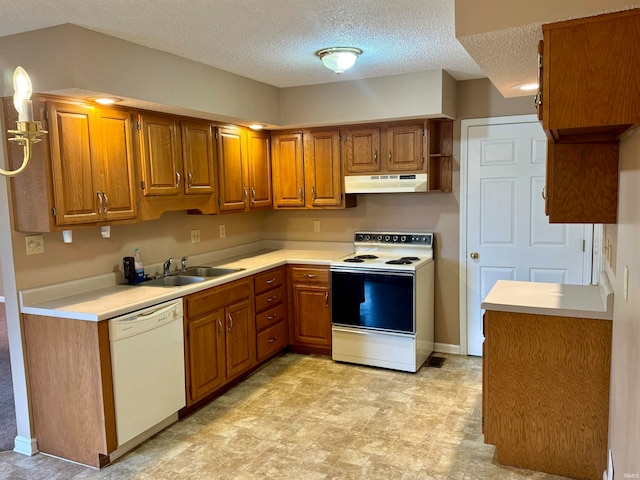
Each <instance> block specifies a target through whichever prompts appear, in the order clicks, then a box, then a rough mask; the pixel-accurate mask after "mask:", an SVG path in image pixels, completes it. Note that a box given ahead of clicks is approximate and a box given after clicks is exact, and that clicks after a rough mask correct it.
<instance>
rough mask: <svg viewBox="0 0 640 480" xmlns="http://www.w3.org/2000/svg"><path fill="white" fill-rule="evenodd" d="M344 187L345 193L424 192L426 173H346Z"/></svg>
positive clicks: (425, 188)
mask: <svg viewBox="0 0 640 480" xmlns="http://www.w3.org/2000/svg"><path fill="white" fill-rule="evenodd" d="M344 189H345V192H346V193H400V192H426V191H427V174H426V173H399V174H391V175H389V174H386V175H348V176H346V177H344Z"/></svg>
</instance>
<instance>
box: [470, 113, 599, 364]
mask: <svg viewBox="0 0 640 480" xmlns="http://www.w3.org/2000/svg"><path fill="white" fill-rule="evenodd" d="M545 161H546V137H545V135H544V132H543V131H542V127H541V126H540V123H539V122H538V121H537V120H533V121H528V122H523V123H503V124H487V125H472V126H469V127H468V129H467V168H468V176H467V178H468V181H467V205H466V208H467V229H466V231H467V233H466V235H467V238H466V245H467V252H466V260H465V261H466V272H467V283H466V285H467V294H466V298H467V339H468V344H467V348H468V353H469V355H482V342H483V335H482V313H483V312H482V311H481V309H480V303H481V302H482V300H483V299H484V297H485V296H486V295H487V293H489V290H491V288H492V287H493V285H494V283H495V282H496V281H497V280H500V279H504V280H522V281H531V282H551V283H573V284H582V283H589V280H590V272H591V265H590V260H591V238H592V236H591V233H590V229H591V226H590V225H589V226H585V225H560V224H549V221H548V219H547V217H546V216H545V214H544V200H543V198H542V189H543V187H544V185H545ZM587 240H588V241H587ZM586 252H588V254H586ZM461 261H463V260H462V259H461ZM585 280H586V282H585Z"/></svg>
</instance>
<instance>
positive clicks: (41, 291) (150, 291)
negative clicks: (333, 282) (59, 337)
mask: <svg viewBox="0 0 640 480" xmlns="http://www.w3.org/2000/svg"><path fill="white" fill-rule="evenodd" d="M351 251H353V250H352V249H351V250H345V249H339V248H338V249H335V250H334V249H332V250H298V249H288V248H285V249H279V250H275V251H269V252H265V251H264V250H261V251H258V252H253V253H244V254H240V255H234V256H233V257H229V258H227V259H220V260H218V261H213V262H211V261H210V262H206V263H191V262H189V266H193V265H201V266H216V267H225V268H242V269H244V270H241V271H239V272H236V273H232V274H229V275H224V276H222V277H216V278H212V279H209V280H205V281H204V282H199V283H193V284H190V285H184V286H179V287H155V286H144V284H142V285H118V284H117V282H118V281H122V276H121V275H117V274H113V273H112V274H105V275H99V276H96V277H90V278H82V279H78V280H73V281H70V282H65V283H60V284H56V285H49V286H44V287H38V288H33V289H28V290H22V291H20V311H21V312H22V313H29V314H34V315H44V316H50V317H62V318H72V319H76V320H87V321H100V320H106V319H109V318H114V317H117V316H120V315H124V314H127V313H130V312H133V311H135V310H139V309H141V308H145V307H148V306H151V305H156V304H158V303H161V302H165V301H168V300H173V299H175V298H180V297H183V296H185V295H189V294H191V293H195V292H199V291H201V290H205V289H207V288H211V287H215V286H217V285H222V284H224V283H228V282H231V281H233V280H238V279H240V278H244V277H247V276H249V275H254V274H256V273H260V272H263V271H265V270H269V269H270V268H274V267H278V266H281V265H285V264H287V263H304V264H315V265H329V264H330V263H331V261H332V260H334V259H337V258H340V257H343V256H345V255H346V254H348V253H349V252H351Z"/></svg>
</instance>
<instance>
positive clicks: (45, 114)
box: [44, 110, 49, 120]
mask: <svg viewBox="0 0 640 480" xmlns="http://www.w3.org/2000/svg"><path fill="white" fill-rule="evenodd" d="M44 118H46V119H47V120H49V110H45V111H44Z"/></svg>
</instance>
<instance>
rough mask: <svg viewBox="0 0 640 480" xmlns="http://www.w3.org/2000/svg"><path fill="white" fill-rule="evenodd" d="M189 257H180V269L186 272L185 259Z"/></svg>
mask: <svg viewBox="0 0 640 480" xmlns="http://www.w3.org/2000/svg"><path fill="white" fill-rule="evenodd" d="M188 259H189V257H187V256H184V257H182V259H181V260H180V263H181V264H182V271H183V272H186V271H187V260H188Z"/></svg>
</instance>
